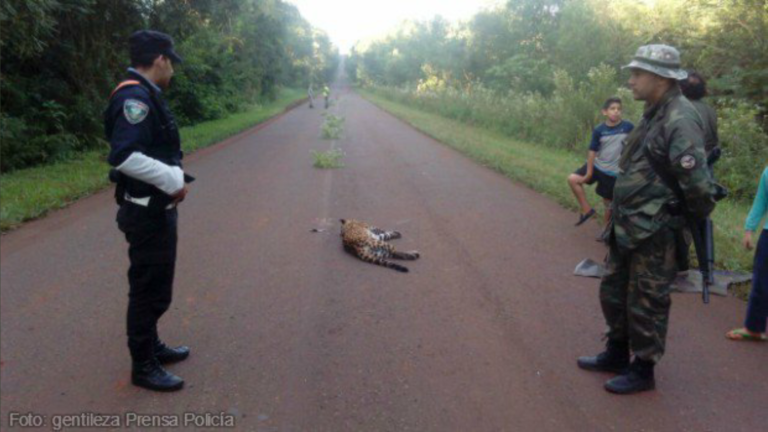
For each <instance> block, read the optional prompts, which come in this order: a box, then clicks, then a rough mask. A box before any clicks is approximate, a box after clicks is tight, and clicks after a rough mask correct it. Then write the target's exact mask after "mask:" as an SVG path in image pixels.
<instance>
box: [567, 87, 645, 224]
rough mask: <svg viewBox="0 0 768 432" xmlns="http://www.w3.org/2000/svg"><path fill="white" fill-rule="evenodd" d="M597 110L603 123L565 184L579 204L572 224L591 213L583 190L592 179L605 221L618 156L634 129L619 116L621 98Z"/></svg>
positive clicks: (591, 182)
mask: <svg viewBox="0 0 768 432" xmlns="http://www.w3.org/2000/svg"><path fill="white" fill-rule="evenodd" d="M601 113H602V114H603V116H604V117H605V122H604V123H601V124H600V125H599V126H597V127H596V128H595V130H594V131H593V132H592V142H591V143H590V144H589V155H588V157H587V163H585V164H584V166H582V167H581V168H579V169H578V170H576V172H575V173H573V174H571V175H570V176H568V184H569V185H570V186H571V190H572V191H573V195H575V196H576V199H577V200H578V201H579V206H580V207H581V214H580V215H579V221H578V222H576V226H579V225H581V224H583V223H584V222H586V221H587V220H588V219H589V218H591V217H592V216H594V215H595V209H594V208H592V206H590V205H589V202H587V196H586V194H585V193H584V184H588V185H590V184H593V183H595V182H597V188H596V189H595V191H596V192H597V194H598V195H600V196H601V197H602V198H603V202H604V203H605V221H604V223H605V224H606V225H607V224H608V221H609V220H610V217H611V200H613V185H614V184H615V183H616V176H617V175H618V172H619V158H620V157H621V151H622V149H623V148H624V140H625V138H626V137H627V135H628V134H629V132H631V131H632V129H633V128H634V125H633V124H632V123H630V122H628V121H624V120H622V119H621V99H619V98H617V97H612V98H610V99H608V100H606V101H605V103H604V104H603V109H602V110H601Z"/></svg>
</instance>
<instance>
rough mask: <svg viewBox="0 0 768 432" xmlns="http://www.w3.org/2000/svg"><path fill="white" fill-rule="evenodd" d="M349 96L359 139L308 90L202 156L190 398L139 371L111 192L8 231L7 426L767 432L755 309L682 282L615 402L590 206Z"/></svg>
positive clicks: (167, 324)
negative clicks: (627, 391)
mask: <svg viewBox="0 0 768 432" xmlns="http://www.w3.org/2000/svg"><path fill="white" fill-rule="evenodd" d="M334 99H335V102H336V103H335V105H334V106H333V107H332V108H331V111H333V112H335V113H337V114H340V115H343V116H344V117H345V118H346V128H345V134H344V137H343V138H342V139H340V140H339V141H338V142H335V143H331V142H329V141H324V140H321V139H319V131H320V124H321V122H322V120H323V118H322V116H321V114H322V112H323V110H321V109H317V108H315V109H314V110H310V109H308V108H307V106H306V105H304V106H300V107H298V108H296V109H294V110H292V111H290V112H288V113H287V114H285V115H284V116H282V117H280V118H278V119H276V120H275V121H273V122H271V123H270V124H268V125H266V126H265V127H263V128H261V129H260V130H258V131H252V132H250V133H246V134H243V135H241V136H238V137H236V138H234V139H231V140H229V141H227V142H226V143H224V144H222V145H219V146H217V147H215V148H213V149H210V150H206V151H203V152H200V153H198V154H196V155H193V157H191V158H190V160H189V161H188V163H187V169H188V170H189V172H191V173H193V174H194V175H196V176H197V178H198V181H197V182H196V183H195V184H194V185H193V187H192V190H191V193H190V195H189V197H188V199H187V201H186V202H185V203H184V204H183V206H182V208H181V225H180V233H181V239H180V245H179V246H180V254H179V262H178V267H177V275H178V276H177V282H176V291H175V299H174V304H173V306H172V309H171V310H170V311H169V313H167V314H166V316H165V317H164V318H163V320H162V322H161V335H162V336H163V338H164V339H165V340H166V341H168V342H169V343H187V344H189V345H191V347H192V350H193V351H192V356H191V357H190V359H189V360H187V361H185V362H183V363H180V364H177V365H173V366H172V367H171V368H170V369H171V370H172V371H173V372H175V373H177V374H179V375H181V376H182V377H184V378H185V379H186V381H187V387H186V388H185V389H184V390H183V391H182V392H180V393H176V394H157V393H152V392H148V391H144V390H141V389H137V388H135V387H133V386H131V385H130V384H129V383H128V377H129V370H130V369H129V368H130V364H129V360H128V352H127V348H126V345H125V338H124V325H125V323H124V319H125V318H124V313H125V307H126V302H127V282H126V278H125V271H126V268H127V264H128V263H127V257H126V245H125V243H124V240H123V239H122V238H121V236H120V235H119V233H118V231H117V229H116V227H115V224H114V221H113V220H114V213H115V208H114V205H113V203H112V202H111V197H110V194H109V192H104V193H101V194H98V195H96V196H94V197H91V198H88V199H86V200H83V201H81V202H79V203H77V204H76V205H74V206H72V207H70V208H68V209H66V210H63V211H60V212H57V213H55V214H53V215H51V216H50V217H48V218H46V219H44V220H40V221H37V222H33V223H29V224H27V225H26V226H25V227H23V228H21V229H19V230H17V231H15V232H12V233H10V234H8V235H5V236H3V237H2V260H1V263H2V268H1V271H0V275H1V277H2V281H1V283H2V292H1V297H0V309H1V311H0V313H1V314H2V339H1V343H2V346H1V349H0V356H1V357H2V358H1V360H2V366H1V369H0V370H1V372H2V375H1V377H2V395H1V397H0V402H2V429H3V430H11V428H9V415H10V413H11V412H21V413H27V412H35V413H40V414H44V415H47V416H48V417H47V418H46V421H47V422H48V425H49V426H50V425H51V422H52V419H53V418H52V417H51V416H52V415H53V414H63V413H67V414H76V413H81V412H94V413H102V414H110V413H112V414H121V415H122V414H124V413H127V412H138V413H165V414H181V413H184V412H197V413H206V412H208V413H212V414H215V415H218V414H219V413H221V412H224V413H227V414H231V415H232V416H233V417H232V418H234V419H235V421H236V425H237V428H238V429H239V430H257V431H406V430H412V431H502V430H507V431H534V430H535V431H569V430H573V431H603V430H606V431H609V430H617V431H628V430H632V431H635V430H637V431H640V430H642V431H739V430H743V431H754V430H759V429H761V428H764V427H765V425H766V421H767V420H768V415H767V414H766V411H765V401H766V400H767V399H768V380H767V379H766V374H765V365H766V364H768V350H767V349H766V348H768V347H765V346H755V345H748V344H735V343H728V341H726V340H725V339H724V338H723V333H724V332H725V331H726V330H727V329H729V328H730V327H733V326H735V325H738V324H739V322H740V320H741V317H742V314H743V311H744V308H745V305H744V303H743V302H740V301H738V300H735V299H731V298H714V299H713V301H712V304H710V305H709V306H706V307H705V306H703V305H701V303H700V299H699V296H698V295H675V296H674V306H673V307H672V317H671V329H670V334H669V343H668V354H667V356H666V357H665V358H664V360H663V362H662V363H661V365H660V366H659V367H658V368H657V374H658V375H657V379H658V390H657V391H655V392H652V393H646V394H641V395H636V396H632V397H617V396H613V395H609V394H607V393H606V392H605V391H604V390H603V389H602V384H603V382H604V381H605V380H606V379H607V378H609V376H607V375H603V374H594V373H588V372H584V371H581V370H579V369H577V368H576V366H575V359H576V357H577V356H579V355H584V354H591V353H595V352H598V351H599V350H600V349H601V342H600V337H601V331H602V330H603V322H602V318H601V314H600V308H599V304H598V300H597V287H598V282H597V281H596V280H594V279H584V278H577V277H574V276H572V275H571V272H572V271H573V268H574V266H575V264H576V263H577V262H578V261H580V260H581V259H583V258H586V257H590V258H593V259H595V260H600V259H601V258H602V257H603V255H604V249H603V248H602V247H601V246H600V245H599V244H597V243H596V242H595V241H594V240H593V237H594V234H595V231H596V230H597V226H596V225H594V226H592V227H591V228H582V229H575V228H573V220H574V218H575V215H574V214H572V213H569V212H567V211H565V210H563V209H562V208H560V207H558V206H557V205H556V204H554V203H552V202H551V201H549V200H547V199H545V198H543V197H542V196H540V195H537V194H536V193H534V192H532V191H531V190H528V189H526V188H525V187H521V186H519V185H516V184H514V183H512V182H510V181H509V180H507V179H506V178H504V177H502V176H500V175H498V174H496V173H494V172H491V171H489V170H487V169H485V168H483V167H480V166H477V165H475V164H474V163H472V162H470V161H469V160H467V159H465V158H464V157H462V156H461V155H459V154H457V153H456V152H454V151H452V150H450V149H449V148H447V147H444V146H442V145H441V144H439V143H437V142H435V141H433V140H431V139H429V138H427V137H425V136H424V135H422V134H420V133H418V132H417V131H415V130H413V129H411V128H410V127H408V126H406V125H405V124H403V123H401V122H400V121H398V120H396V119H394V118H393V117H391V116H390V115H388V114H386V113H385V112H383V111H381V110H379V109H377V108H376V107H374V106H373V105H371V104H370V103H368V102H366V101H365V100H363V99H362V98H360V97H359V96H357V95H355V94H354V93H351V92H350V91H349V90H348V89H345V88H339V89H336V91H335V93H334ZM331 145H335V146H337V147H339V148H341V149H343V150H344V152H345V153H346V157H345V159H344V162H345V164H346V167H345V168H343V169H339V170H318V169H315V168H313V167H312V155H311V154H310V151H311V150H326V149H328V148H329V147H330V146H331ZM563 187H566V185H565V182H564V183H563ZM339 218H358V219H361V220H365V221H369V222H371V223H373V224H376V225H379V226H381V227H385V228H393V229H397V230H398V231H401V232H402V233H403V235H404V238H403V239H401V240H396V241H395V243H396V245H398V246H399V247H401V248H404V249H418V250H420V251H421V252H422V259H420V260H419V261H416V262H413V263H409V266H410V268H411V273H408V274H400V273H397V272H394V271H391V270H388V269H385V268H382V267H376V266H372V265H369V264H365V263H362V262H360V261H357V260H356V259H354V258H352V257H351V256H348V255H346V254H344V253H343V251H342V249H341V245H340V241H339V237H338V222H337V221H338V219H339ZM313 228H318V229H320V230H323V231H321V232H319V233H314V232H311V230H312V229H313ZM217 418H221V417H217ZM125 420H126V418H125V417H123V418H122V421H125ZM182 420H183V419H182ZM164 421H167V422H173V419H172V418H166V419H165V420H164ZM137 429H138V428H137ZM91 430H93V429H91Z"/></svg>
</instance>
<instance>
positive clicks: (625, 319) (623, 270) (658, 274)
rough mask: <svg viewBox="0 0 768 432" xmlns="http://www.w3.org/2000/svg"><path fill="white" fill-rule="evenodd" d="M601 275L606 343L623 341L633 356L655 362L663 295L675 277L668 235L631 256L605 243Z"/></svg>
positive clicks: (663, 325) (664, 320)
mask: <svg viewBox="0 0 768 432" xmlns="http://www.w3.org/2000/svg"><path fill="white" fill-rule="evenodd" d="M612 237H613V236H612ZM605 270H606V273H605V275H604V276H603V279H602V282H601V283H600V305H601V306H602V309H603V316H604V317H605V322H606V324H607V325H608V330H607V333H606V335H607V337H608V339H609V340H611V341H615V342H623V343H627V342H628V343H629V346H630V348H631V349H632V351H633V352H634V353H635V356H636V357H638V358H640V359H642V360H646V361H652V362H654V363H655V362H658V361H659V359H661V356H662V355H663V354H664V344H665V340H666V337H667V325H668V323H669V308H670V305H671V304H672V300H671V298H670V295H669V293H670V289H671V285H672V282H673V281H674V279H675V276H676V274H677V261H676V258H675V234H674V231H673V230H672V229H670V228H666V227H665V228H662V229H661V230H660V231H659V232H657V233H656V234H654V235H653V236H651V237H650V238H648V239H647V240H645V241H644V242H643V243H641V244H640V245H639V246H638V247H637V248H636V249H634V250H632V251H624V250H620V249H619V248H618V247H617V246H616V241H615V240H614V239H613V238H611V242H610V252H609V254H608V262H607V263H606V269H605Z"/></svg>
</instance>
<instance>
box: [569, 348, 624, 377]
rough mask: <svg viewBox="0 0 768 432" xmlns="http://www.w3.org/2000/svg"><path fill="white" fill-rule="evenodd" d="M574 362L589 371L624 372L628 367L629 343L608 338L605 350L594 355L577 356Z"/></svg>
mask: <svg viewBox="0 0 768 432" xmlns="http://www.w3.org/2000/svg"><path fill="white" fill-rule="evenodd" d="M576 364H578V365H579V367H580V368H582V369H585V370H589V371H596V372H614V373H624V372H626V370H627V368H628V367H629V343H627V342H616V341H611V340H609V341H608V344H607V345H606V350H605V351H603V352H601V353H600V354H598V355H597V356H595V357H579V359H578V360H577V361H576Z"/></svg>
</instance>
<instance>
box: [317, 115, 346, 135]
mask: <svg viewBox="0 0 768 432" xmlns="http://www.w3.org/2000/svg"><path fill="white" fill-rule="evenodd" d="M343 131H344V117H340V116H335V115H333V114H327V115H326V116H325V121H324V122H323V124H322V126H321V127H320V136H322V137H323V138H324V139H339V138H341V133H342V132H343Z"/></svg>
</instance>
